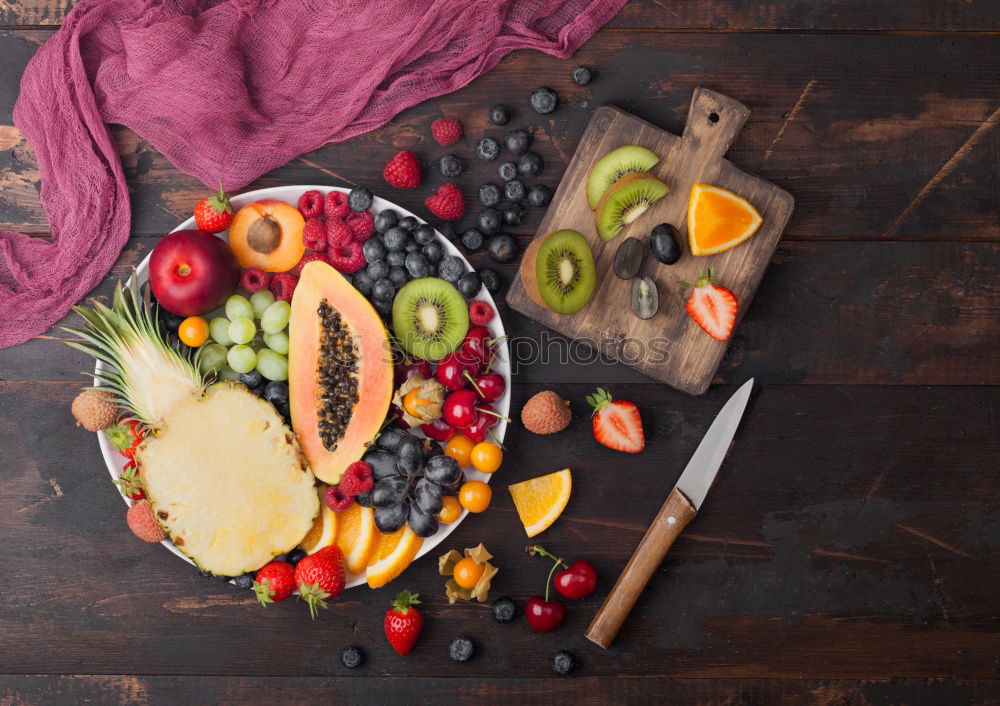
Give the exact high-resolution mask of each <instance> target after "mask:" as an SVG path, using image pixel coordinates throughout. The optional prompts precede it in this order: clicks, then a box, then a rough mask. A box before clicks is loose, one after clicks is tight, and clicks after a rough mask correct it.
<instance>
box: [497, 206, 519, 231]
mask: <svg viewBox="0 0 1000 706" xmlns="http://www.w3.org/2000/svg"><path fill="white" fill-rule="evenodd" d="M500 213H502V214H503V222H504V223H505V224H506V225H509V226H519V225H521V219H523V218H524V206H522V205H521V204H519V203H509V204H506V205H505V206H502V207H501V208H500Z"/></svg>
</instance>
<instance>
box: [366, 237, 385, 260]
mask: <svg viewBox="0 0 1000 706" xmlns="http://www.w3.org/2000/svg"><path fill="white" fill-rule="evenodd" d="M361 252H362V253H364V256H365V261H366V262H368V263H372V262H378V261H379V260H382V259H384V258H385V254H386V248H385V243H383V242H382V239H381V238H369V239H368V240H366V241H365V243H364V245H362V246H361Z"/></svg>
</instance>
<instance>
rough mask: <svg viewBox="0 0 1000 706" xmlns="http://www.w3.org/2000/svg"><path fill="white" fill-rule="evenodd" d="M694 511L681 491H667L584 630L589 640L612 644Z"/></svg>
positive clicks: (605, 645) (601, 643)
mask: <svg viewBox="0 0 1000 706" xmlns="http://www.w3.org/2000/svg"><path fill="white" fill-rule="evenodd" d="M696 512H697V511H696V510H695V509H694V506H693V505H692V504H691V503H690V502H689V501H688V499H687V498H685V497H684V494H683V493H681V491H679V490H677V488H674V489H673V490H672V491H670V495H669V496H667V500H666V502H664V503H663V507H661V508H660V512H659V513H657V515H656V519H654V520H653V524H651V525H650V526H649V529H648V530H646V534H645V535H643V537H642V541H640V542H639V546H638V547H636V549H635V552H634V553H633V554H632V558H631V559H629V561H628V564H626V566H625V570H624V571H622V574H621V576H619V577H618V581H616V582H615V586H614V588H612V589H611V593H609V594H608V597H607V598H605V599H604V603H603V604H602V605H601V608H600V610H598V611H597V615H595V616H594V619H593V621H591V623H590V627H589V628H587V633H586V635H587V639H588V640H590V641H591V642H595V643H597V644H598V645H600V646H601V647H605V648H606V647H608V645H610V644H611V643H612V641H614V639H615V635H617V634H618V630H619V629H620V628H621V626H622V623H624V622H625V618H627V617H628V614H629V612H630V611H631V610H632V606H634V605H635V602H636V601H637V600H639V594H641V593H642V591H643V589H644V588H646V584H647V583H649V579H650V578H652V576H653V572H654V571H656V569H657V567H659V566H660V562H662V561H663V557H664V556H665V555H666V553H667V550H668V549H670V546H671V545H672V544H673V543H674V540H675V539H677V537H678V535H680V533H681V532H682V531H683V530H684V528H685V527H687V525H688V523H689V522H690V521H691V520H692V518H694V516H695V514H696Z"/></svg>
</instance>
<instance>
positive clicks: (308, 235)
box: [302, 217, 326, 250]
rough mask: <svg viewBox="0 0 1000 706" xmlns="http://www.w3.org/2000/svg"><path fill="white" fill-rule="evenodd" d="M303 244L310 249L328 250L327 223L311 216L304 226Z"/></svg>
mask: <svg viewBox="0 0 1000 706" xmlns="http://www.w3.org/2000/svg"><path fill="white" fill-rule="evenodd" d="M302 244H303V245H305V246H306V247H307V248H309V249H310V250H326V224H325V223H324V222H323V221H321V220H320V219H318V218H315V217H314V218H310V219H308V220H307V221H306V224H305V226H303V228H302Z"/></svg>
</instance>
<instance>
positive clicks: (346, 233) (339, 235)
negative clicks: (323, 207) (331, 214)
mask: <svg viewBox="0 0 1000 706" xmlns="http://www.w3.org/2000/svg"><path fill="white" fill-rule="evenodd" d="M353 237H354V236H353V234H352V233H351V229H350V227H349V226H348V225H347V223H346V222H345V221H344V219H343V218H331V219H330V220H328V221H327V222H326V245H327V247H329V248H339V247H341V246H342V245H347V244H348V243H349V242H351V240H352V239H353Z"/></svg>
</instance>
